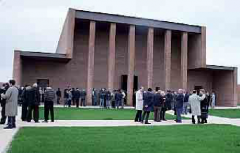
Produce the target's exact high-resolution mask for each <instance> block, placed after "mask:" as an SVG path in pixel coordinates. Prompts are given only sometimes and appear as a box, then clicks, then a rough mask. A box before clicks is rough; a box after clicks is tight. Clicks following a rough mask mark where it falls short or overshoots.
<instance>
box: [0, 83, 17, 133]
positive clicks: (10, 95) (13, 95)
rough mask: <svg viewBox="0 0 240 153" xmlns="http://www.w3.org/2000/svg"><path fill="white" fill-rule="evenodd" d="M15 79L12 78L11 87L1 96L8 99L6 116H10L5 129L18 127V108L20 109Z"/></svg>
mask: <svg viewBox="0 0 240 153" xmlns="http://www.w3.org/2000/svg"><path fill="white" fill-rule="evenodd" d="M15 83H16V82H15V80H10V81H9V84H10V88H8V90H7V91H6V94H2V95H1V97H2V98H3V99H6V106H5V108H6V110H5V111H6V112H5V113H6V116H7V117H8V121H9V123H8V126H7V127H5V128H4V129H12V128H16V119H15V117H16V116H17V110H18V89H17V87H16V86H15Z"/></svg>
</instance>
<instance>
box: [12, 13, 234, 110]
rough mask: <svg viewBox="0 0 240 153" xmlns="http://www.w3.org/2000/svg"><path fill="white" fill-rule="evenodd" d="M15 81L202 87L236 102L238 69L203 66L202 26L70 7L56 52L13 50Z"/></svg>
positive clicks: (129, 89)
mask: <svg viewBox="0 0 240 153" xmlns="http://www.w3.org/2000/svg"><path fill="white" fill-rule="evenodd" d="M13 77H14V78H15V79H16V80H17V83H18V84H19V85H25V84H33V83H34V82H38V83H39V84H40V85H41V86H44V85H46V84H50V85H51V86H52V87H54V88H58V87H60V88H62V89H64V88H66V87H67V86H68V85H70V86H71V87H75V88H76V87H78V88H84V89H87V104H88V105H90V104H91V96H92V95H91V94H92V92H91V91H92V88H97V89H99V88H103V87H104V88H110V89H119V88H123V89H125V90H126V91H127V104H128V105H132V102H133V101H132V96H133V89H137V88H138V87H140V86H144V87H145V88H148V87H152V88H153V89H155V87H160V89H163V90H167V89H170V90H177V89H179V88H183V89H187V90H193V89H199V88H204V89H206V90H207V91H209V92H211V91H215V92H216V95H217V105H221V106H236V105H237V68H235V67H222V66H213V65H206V28H205V27H201V26H195V25H187V24H182V23H181V24H180V23H173V22H165V21H157V20H151V19H143V18H136V17H128V16H120V15H112V14H105V13H96V12H87V11H81V10H74V9H69V11H68V15H67V17H66V20H65V23H64V26H63V29H62V33H61V36H60V39H59V42H58V47H57V51H56V53H40V52H28V51H15V52H14V69H13Z"/></svg>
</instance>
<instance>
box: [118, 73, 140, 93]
mask: <svg viewBox="0 0 240 153" xmlns="http://www.w3.org/2000/svg"><path fill="white" fill-rule="evenodd" d="M127 80H128V76H127V75H122V76H121V89H123V90H124V91H127ZM137 89H138V76H134V83H133V90H134V91H136V90H137Z"/></svg>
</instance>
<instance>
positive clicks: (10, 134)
mask: <svg viewBox="0 0 240 153" xmlns="http://www.w3.org/2000/svg"><path fill="white" fill-rule="evenodd" d="M55 107H63V106H61V105H57V106H55ZM84 108H100V107H97V106H95V107H94V106H90V107H89V106H88V107H84ZM125 108H126V109H133V107H125ZM237 108H239V109H240V107H237ZM216 109H232V107H231V108H227V107H216ZM235 109H236V107H235ZM18 113H19V114H18V116H17V122H16V123H17V128H16V129H12V130H4V129H3V127H4V126H5V125H0V153H5V152H7V150H8V148H9V145H10V143H11V141H12V140H13V138H14V136H15V134H16V133H17V131H18V130H19V129H20V128H22V127H116V126H164V125H165V126H166V125H169V126H176V125H183V124H185V125H190V124H192V123H191V120H183V123H176V122H175V121H173V120H168V121H163V122H153V121H151V120H150V121H149V122H150V123H152V124H150V125H145V124H141V123H138V122H134V121H133V120H56V121H55V122H48V123H43V122H42V121H40V123H34V122H30V123H28V122H22V121H21V119H20V117H21V107H19V111H18ZM167 113H169V114H172V115H173V113H174V112H173V111H168V112H167ZM183 116H184V117H189V118H191V114H188V115H183ZM208 124H229V125H234V126H240V119H230V118H224V117H216V116H209V118H208Z"/></svg>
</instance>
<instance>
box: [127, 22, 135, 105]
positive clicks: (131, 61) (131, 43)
mask: <svg viewBox="0 0 240 153" xmlns="http://www.w3.org/2000/svg"><path fill="white" fill-rule="evenodd" d="M134 69H135V26H134V25H130V27H129V35H128V80H127V104H128V105H130V106H132V105H133V101H132V97H133V81H134Z"/></svg>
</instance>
